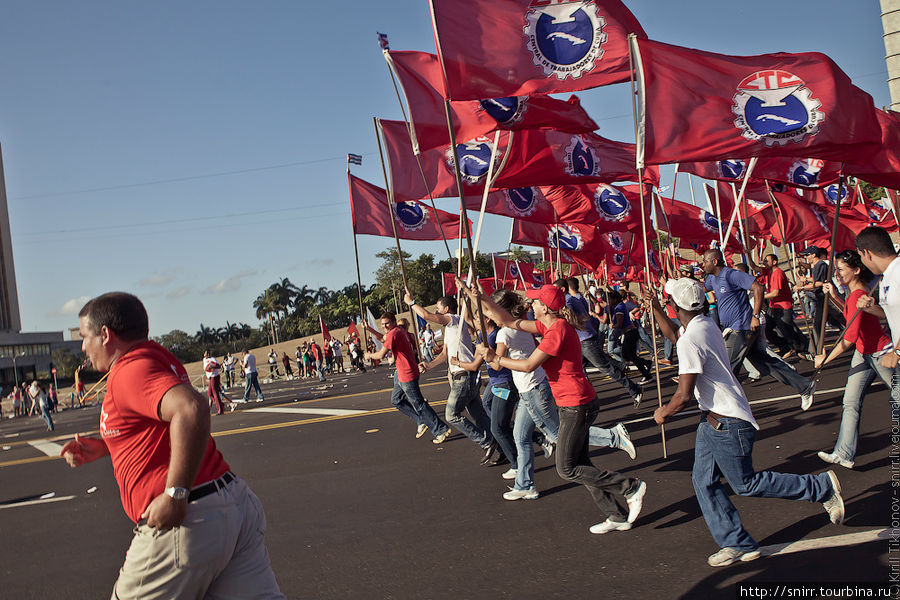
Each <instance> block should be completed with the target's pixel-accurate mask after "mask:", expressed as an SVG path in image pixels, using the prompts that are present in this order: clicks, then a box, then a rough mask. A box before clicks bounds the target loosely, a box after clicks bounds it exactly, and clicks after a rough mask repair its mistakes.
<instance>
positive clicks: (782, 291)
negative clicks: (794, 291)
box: [766, 267, 794, 310]
mask: <svg viewBox="0 0 900 600" xmlns="http://www.w3.org/2000/svg"><path fill="white" fill-rule="evenodd" d="M776 290H777V291H778V295H777V296H775V297H774V298H770V299H769V306H771V307H772V308H783V309H786V310H790V309H791V308H792V307H793V306H794V301H793V298H792V296H791V284H790V283H789V282H788V279H787V276H786V275H785V274H784V271H782V270H781V269H780V268H778V267H772V271H771V272H770V273H769V275H768V277H766V292H774V291H776Z"/></svg>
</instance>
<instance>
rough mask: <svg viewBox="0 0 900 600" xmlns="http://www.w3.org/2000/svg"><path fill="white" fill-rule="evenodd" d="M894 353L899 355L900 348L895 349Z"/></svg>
mask: <svg viewBox="0 0 900 600" xmlns="http://www.w3.org/2000/svg"><path fill="white" fill-rule="evenodd" d="M894 354H896V355H897V356H900V348H897V349H896V350H894Z"/></svg>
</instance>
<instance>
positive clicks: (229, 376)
mask: <svg viewBox="0 0 900 600" xmlns="http://www.w3.org/2000/svg"><path fill="white" fill-rule="evenodd" d="M236 365H237V358H235V357H234V355H232V354H231V352H226V353H225V356H224V357H223V358H222V366H223V367H225V389H228V388H230V387H233V386H234V367H235V366H236Z"/></svg>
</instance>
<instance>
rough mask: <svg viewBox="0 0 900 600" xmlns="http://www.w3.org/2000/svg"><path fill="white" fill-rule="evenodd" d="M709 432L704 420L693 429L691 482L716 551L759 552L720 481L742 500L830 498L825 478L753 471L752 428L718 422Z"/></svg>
mask: <svg viewBox="0 0 900 600" xmlns="http://www.w3.org/2000/svg"><path fill="white" fill-rule="evenodd" d="M719 422H720V423H721V424H722V428H721V429H719V430H715V429H713V428H712V427H711V426H710V424H709V423H708V422H707V421H706V419H705V418H703V420H702V421H701V422H700V425H699V426H698V427H697V443H696V444H695V446H694V469H693V472H692V473H691V480H692V481H693V484H694V493H696V495H697V502H698V503H699V504H700V510H701V511H702V512H703V518H704V519H705V520H706V526H707V527H709V532H710V533H711V534H712V536H713V539H714V540H715V541H716V544H718V545H719V547H720V548H737V549H739V550H744V551H750V550H755V549H756V548H757V547H758V544H757V543H756V540H754V539H753V538H752V537H751V536H750V534H749V533H747V530H746V529H744V526H743V525H742V524H741V516H740V515H739V514H738V511H737V509H736V508H735V507H734V504H732V503H731V500H730V499H729V498H728V493H727V492H726V491H725V486H723V485H722V483H721V482H720V481H719V478H720V477H722V476H724V477H725V479H726V480H727V481H728V484H729V485H730V486H731V489H732V490H734V493H736V494H739V495H741V496H759V497H762V498H784V499H786V500H808V501H810V502H824V501H825V500H827V499H828V498H829V497H830V496H831V494H832V491H833V490H832V488H831V482H830V481H829V479H828V474H827V473H819V474H818V475H794V474H789V473H776V472H774V471H754V470H753V442H754V440H755V439H756V429H754V428H753V425H751V424H750V423H748V422H747V421H744V420H742V419H737V418H733V417H722V418H720V419H719Z"/></svg>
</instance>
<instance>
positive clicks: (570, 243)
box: [559, 229, 578, 250]
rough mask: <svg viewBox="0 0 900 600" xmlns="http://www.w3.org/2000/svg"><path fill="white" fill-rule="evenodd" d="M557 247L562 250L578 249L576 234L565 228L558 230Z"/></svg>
mask: <svg viewBox="0 0 900 600" xmlns="http://www.w3.org/2000/svg"><path fill="white" fill-rule="evenodd" d="M559 247H560V248H562V249H563V250H578V236H576V235H575V234H573V233H572V232H571V231H566V230H565V229H560V230H559Z"/></svg>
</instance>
